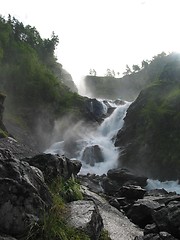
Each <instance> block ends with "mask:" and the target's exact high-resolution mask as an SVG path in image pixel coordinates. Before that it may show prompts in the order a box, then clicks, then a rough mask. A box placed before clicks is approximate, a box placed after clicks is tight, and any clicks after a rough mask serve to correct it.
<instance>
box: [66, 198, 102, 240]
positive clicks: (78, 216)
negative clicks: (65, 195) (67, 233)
mask: <svg viewBox="0 0 180 240" xmlns="http://www.w3.org/2000/svg"><path fill="white" fill-rule="evenodd" d="M69 208H70V213H69V216H68V217H67V221H68V223H69V224H70V225H71V226H73V227H75V228H77V229H81V230H83V231H84V232H86V233H87V234H88V235H89V236H90V238H91V239H92V240H98V239H99V235H100V233H101V230H102V228H103V221H102V217H101V215H100V213H99V210H98V208H97V206H96V205H95V203H94V202H93V201H82V200H81V201H80V200H79V201H75V202H71V203H70V204H69Z"/></svg>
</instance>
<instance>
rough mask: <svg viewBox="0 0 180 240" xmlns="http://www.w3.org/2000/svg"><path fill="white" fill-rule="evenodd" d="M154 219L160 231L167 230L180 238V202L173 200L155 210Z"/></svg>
mask: <svg viewBox="0 0 180 240" xmlns="http://www.w3.org/2000/svg"><path fill="white" fill-rule="evenodd" d="M152 217H153V220H154V222H155V223H156V225H157V226H158V228H159V230H160V231H167V232H169V233H171V234H172V235H173V236H174V237H177V238H180V202H179V201H172V202H169V203H168V205H167V206H164V207H163V208H161V209H159V210H158V209H157V210H156V211H154V212H153V215H152Z"/></svg>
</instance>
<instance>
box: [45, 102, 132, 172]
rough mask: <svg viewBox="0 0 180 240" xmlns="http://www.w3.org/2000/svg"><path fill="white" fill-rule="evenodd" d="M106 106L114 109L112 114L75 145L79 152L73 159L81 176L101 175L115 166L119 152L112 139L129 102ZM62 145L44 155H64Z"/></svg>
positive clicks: (60, 143) (54, 146)
mask: <svg viewBox="0 0 180 240" xmlns="http://www.w3.org/2000/svg"><path fill="white" fill-rule="evenodd" d="M102 105H103V108H104V112H106V111H107V106H106V105H105V104H104V103H103V101H102ZM108 105H109V106H110V107H112V108H115V110H114V111H113V113H112V114H111V115H110V116H109V117H108V118H106V119H105V120H104V121H103V123H102V124H101V125H100V126H99V127H98V128H97V129H96V131H92V132H90V133H89V134H86V135H82V136H81V138H80V139H78V140H77V141H76V143H75V144H76V145H78V149H79V150H78V151H76V153H75V156H74V158H76V159H79V160H81V162H82V169H81V173H82V174H86V173H95V174H99V175H101V174H103V173H107V171H108V170H109V169H111V168H115V167H116V166H117V159H118V156H119V151H118V149H117V148H116V147H115V146H114V142H113V137H114V136H115V135H116V133H117V132H118V130H119V129H121V127H122V126H123V123H124V120H123V118H124V117H125V114H126V111H127V108H128V107H129V105H130V102H124V104H121V105H116V104H115V103H112V102H108ZM91 108H92V106H91ZM64 145H65V142H64V141H61V142H57V143H54V144H53V145H52V146H51V147H50V148H49V149H47V150H46V153H52V154H60V155H62V154H65V152H64V149H63V148H64Z"/></svg>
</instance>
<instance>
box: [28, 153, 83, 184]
mask: <svg viewBox="0 0 180 240" xmlns="http://www.w3.org/2000/svg"><path fill="white" fill-rule="evenodd" d="M25 160H26V161H27V162H28V163H29V164H30V165H32V166H35V167H37V168H39V169H40V170H41V171H42V172H43V174H44V178H45V181H46V182H51V181H53V179H55V178H57V177H63V178H65V179H68V178H69V177H71V175H72V174H73V175H76V174H77V173H78V172H79V171H80V169H81V166H82V164H81V162H80V161H77V160H73V161H71V160H69V159H68V158H66V157H64V156H59V155H52V154H39V155H36V156H35V157H33V158H27V159H25Z"/></svg>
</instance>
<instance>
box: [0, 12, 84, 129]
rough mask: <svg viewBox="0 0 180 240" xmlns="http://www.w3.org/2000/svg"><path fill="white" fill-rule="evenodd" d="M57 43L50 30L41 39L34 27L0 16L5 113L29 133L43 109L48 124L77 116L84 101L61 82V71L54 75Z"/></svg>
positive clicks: (0, 76) (0, 82) (0, 86)
mask: <svg viewBox="0 0 180 240" xmlns="http://www.w3.org/2000/svg"><path fill="white" fill-rule="evenodd" d="M58 42H59V39H58V37H57V36H56V35H55V34H54V32H53V33H52V36H51V38H47V39H42V38H41V36H40V34H39V32H38V31H37V30H36V28H35V27H31V26H30V25H27V26H24V25H23V23H21V22H19V21H18V20H17V19H15V18H12V17H11V16H10V15H9V17H8V19H7V20H5V19H4V18H2V17H0V90H1V91H3V92H4V93H5V94H6V95H7V99H6V103H7V106H6V112H11V114H12V115H15V116H17V115H18V116H19V117H20V118H21V119H22V120H24V121H25V122H26V123H27V126H28V127H29V128H30V130H31V131H32V133H33V131H34V132H35V131H36V129H33V127H34V126H35V123H36V120H37V118H38V117H39V115H42V114H44V112H46V114H45V116H44V115H43V118H44V119H46V122H48V123H49V124H51V125H52V123H53V120H54V119H55V118H59V117H61V116H62V115H64V114H69V113H71V112H73V113H75V114H77V115H78V116H79V115H81V108H82V106H83V102H84V100H83V99H82V97H80V96H79V95H78V94H75V93H73V92H71V91H70V90H69V88H68V87H66V86H65V85H64V84H63V83H62V81H61V79H60V77H61V74H59V76H58V77H56V76H55V69H56V68H57V62H56V57H55V55H54V50H55V48H56V46H57V44H58ZM48 127H49V128H50V126H48Z"/></svg>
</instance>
